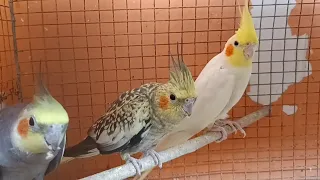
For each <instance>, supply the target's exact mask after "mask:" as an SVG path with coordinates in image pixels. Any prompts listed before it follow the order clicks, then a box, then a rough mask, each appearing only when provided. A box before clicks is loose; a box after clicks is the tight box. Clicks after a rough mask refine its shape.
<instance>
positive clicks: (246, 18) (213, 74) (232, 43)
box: [135, 0, 258, 180]
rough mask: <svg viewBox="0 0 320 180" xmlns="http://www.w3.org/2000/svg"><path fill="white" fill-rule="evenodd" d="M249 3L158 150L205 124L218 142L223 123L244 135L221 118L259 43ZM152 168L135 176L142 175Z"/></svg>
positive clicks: (241, 88) (238, 92)
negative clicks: (187, 108) (189, 104)
mask: <svg viewBox="0 0 320 180" xmlns="http://www.w3.org/2000/svg"><path fill="white" fill-rule="evenodd" d="M248 3H249V2H248V0H246V1H245V7H244V9H243V11H242V13H241V20H240V27H239V29H238V30H237V31H236V33H235V35H233V36H232V37H231V38H230V39H229V40H228V41H227V43H226V44H225V47H224V50H223V51H222V52H221V53H220V54H218V55H216V56H215V57H214V58H212V59H211V60H210V62H209V63H208V64H207V65H206V66H205V67H204V69H203V70H202V72H201V73H200V75H199V76H198V78H197V80H196V81H195V85H196V91H197V95H198V98H197V101H196V102H195V105H194V107H193V112H192V115H191V116H190V117H187V120H184V121H181V123H180V124H179V126H177V128H176V129H174V130H173V131H172V132H171V133H170V134H168V135H167V136H166V137H165V138H164V140H162V141H161V143H160V144H158V146H157V151H162V150H165V149H168V148H170V147H173V146H177V145H179V144H182V143H184V142H186V141H187V140H188V139H190V138H191V137H192V136H194V135H195V134H197V133H198V132H200V131H201V130H203V129H205V128H206V127H208V129H209V130H210V131H219V132H221V133H222V135H223V137H222V139H220V140H219V141H218V142H220V141H222V140H224V139H226V137H227V133H226V131H225V130H224V128H222V127H221V126H222V125H225V124H228V125H230V126H231V127H232V128H235V127H237V128H238V129H239V130H240V131H241V132H242V133H244V135H245V131H244V130H243V129H242V128H241V127H240V126H239V125H238V124H237V123H235V122H234V121H229V120H224V119H226V118H227V117H228V114H227V113H228V112H229V111H230V110H231V108H232V107H233V106H234V105H235V104H236V103H237V102H238V101H239V100H240V98H241V97H242V95H243V93H244V92H245V89H246V87H247V85H248V83H249V79H250V76H251V71H252V58H253V55H254V53H255V50H256V48H257V45H258V37H257V34H256V30H255V28H254V23H253V19H252V17H251V15H250V12H249V8H248ZM240 12H241V11H240ZM151 170H152V169H151ZM151 170H148V171H145V172H144V173H143V174H142V176H141V177H136V178H135V179H139V180H142V179H144V178H145V177H146V176H147V175H148V174H149V173H150V172H151Z"/></svg>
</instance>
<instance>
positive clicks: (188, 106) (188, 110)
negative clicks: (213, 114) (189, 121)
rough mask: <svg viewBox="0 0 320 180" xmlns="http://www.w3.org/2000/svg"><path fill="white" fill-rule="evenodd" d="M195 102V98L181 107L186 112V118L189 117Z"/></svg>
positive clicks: (188, 100)
mask: <svg viewBox="0 0 320 180" xmlns="http://www.w3.org/2000/svg"><path fill="white" fill-rule="evenodd" d="M195 102H196V98H189V99H187V100H186V102H185V104H184V105H183V110H184V112H186V114H187V115H188V116H191V113H192V108H193V105H194V103H195Z"/></svg>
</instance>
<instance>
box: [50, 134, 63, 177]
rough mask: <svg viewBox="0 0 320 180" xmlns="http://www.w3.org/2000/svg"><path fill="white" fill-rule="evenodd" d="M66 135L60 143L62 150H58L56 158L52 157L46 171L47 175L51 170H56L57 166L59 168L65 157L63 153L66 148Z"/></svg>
mask: <svg viewBox="0 0 320 180" xmlns="http://www.w3.org/2000/svg"><path fill="white" fill-rule="evenodd" d="M66 142H67V141H66V135H64V138H63V140H62V142H61V144H60V146H59V147H60V148H61V149H60V150H59V152H58V154H57V155H56V156H55V157H54V159H52V160H51V161H50V163H49V165H48V168H47V170H46V172H45V175H47V174H49V173H50V172H52V171H54V170H55V169H56V168H58V166H59V164H60V161H61V160H62V158H63V153H64V150H65V147H66Z"/></svg>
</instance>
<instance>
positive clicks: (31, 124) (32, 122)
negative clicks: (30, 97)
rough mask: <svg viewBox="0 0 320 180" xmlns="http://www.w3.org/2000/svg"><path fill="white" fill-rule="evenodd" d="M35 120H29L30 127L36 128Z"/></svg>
mask: <svg viewBox="0 0 320 180" xmlns="http://www.w3.org/2000/svg"><path fill="white" fill-rule="evenodd" d="M34 124H35V123H34V118H33V117H30V119H29V125H30V126H34Z"/></svg>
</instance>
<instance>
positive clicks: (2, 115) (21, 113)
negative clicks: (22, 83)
mask: <svg viewBox="0 0 320 180" xmlns="http://www.w3.org/2000/svg"><path fill="white" fill-rule="evenodd" d="M68 123H69V117H68V114H67V112H66V110H65V109H64V108H63V106H62V105H61V104H60V103H59V102H58V101H57V100H55V99H54V98H53V97H52V96H51V95H50V93H49V91H48V90H47V89H46V88H45V87H44V85H43V84H42V82H40V86H39V93H37V94H36V95H35V96H34V99H33V101H32V102H30V103H29V104H16V105H14V106H6V107H5V108H3V109H1V110H0V136H1V138H0V179H1V180H13V179H14V180H25V179H28V180H43V179H44V176H45V175H46V174H48V173H50V172H51V171H53V170H54V169H56V168H57V167H58V165H59V164H60V160H61V158H62V155H63V151H64V148H65V144H66V131H67V126H68Z"/></svg>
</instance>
